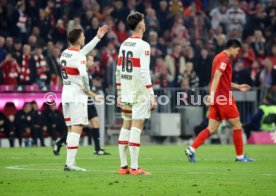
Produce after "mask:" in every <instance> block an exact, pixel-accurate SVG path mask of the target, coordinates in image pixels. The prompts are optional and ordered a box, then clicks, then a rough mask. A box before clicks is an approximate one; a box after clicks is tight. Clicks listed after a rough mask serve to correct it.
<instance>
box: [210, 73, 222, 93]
mask: <svg viewBox="0 0 276 196" xmlns="http://www.w3.org/2000/svg"><path fill="white" fill-rule="evenodd" d="M221 76H222V72H221V71H220V70H216V71H215V74H214V78H213V81H212V85H211V88H210V95H211V96H212V97H213V96H214V95H215V93H216V90H217V87H218V84H219V81H220V77H221Z"/></svg>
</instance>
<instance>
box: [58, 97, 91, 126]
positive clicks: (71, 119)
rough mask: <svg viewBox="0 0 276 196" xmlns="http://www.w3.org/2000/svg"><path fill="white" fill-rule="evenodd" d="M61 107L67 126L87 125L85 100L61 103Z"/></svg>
mask: <svg viewBox="0 0 276 196" xmlns="http://www.w3.org/2000/svg"><path fill="white" fill-rule="evenodd" d="M62 109H63V115H64V120H65V123H66V125H67V126H72V125H88V112H87V111H88V108H87V102H79V103H76V102H75V103H74V102H71V103H62Z"/></svg>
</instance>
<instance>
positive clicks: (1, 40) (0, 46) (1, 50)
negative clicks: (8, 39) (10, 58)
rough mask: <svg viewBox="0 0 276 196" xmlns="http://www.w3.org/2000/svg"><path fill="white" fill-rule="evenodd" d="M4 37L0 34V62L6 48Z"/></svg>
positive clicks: (3, 57) (5, 52)
mask: <svg viewBox="0 0 276 196" xmlns="http://www.w3.org/2000/svg"><path fill="white" fill-rule="evenodd" d="M4 45H5V38H4V37H2V36H0V63H1V62H2V61H3V60H4V59H5V57H6V54H7V50H6V49H5V48H4Z"/></svg>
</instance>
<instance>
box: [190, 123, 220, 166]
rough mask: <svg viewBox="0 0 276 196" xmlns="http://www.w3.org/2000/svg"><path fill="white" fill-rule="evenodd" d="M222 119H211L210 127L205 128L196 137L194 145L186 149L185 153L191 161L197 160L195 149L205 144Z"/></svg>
mask: <svg viewBox="0 0 276 196" xmlns="http://www.w3.org/2000/svg"><path fill="white" fill-rule="evenodd" d="M219 124H220V121H217V120H215V119H209V122H208V127H207V128H206V129H203V130H202V131H201V132H200V133H199V134H198V135H197V137H196V138H195V140H194V142H193V143H192V145H191V146H190V147H189V148H187V149H186V150H185V153H186V155H187V157H188V159H189V161H191V162H196V160H195V151H196V149H197V148H198V147H199V146H201V145H202V144H204V142H205V141H206V140H207V139H208V138H209V137H210V136H211V135H212V134H213V133H215V132H216V131H217V130H218V127H219Z"/></svg>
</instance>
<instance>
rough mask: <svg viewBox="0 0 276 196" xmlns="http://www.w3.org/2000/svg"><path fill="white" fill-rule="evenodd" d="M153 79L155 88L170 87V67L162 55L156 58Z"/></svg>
mask: <svg viewBox="0 0 276 196" xmlns="http://www.w3.org/2000/svg"><path fill="white" fill-rule="evenodd" d="M152 79H153V84H154V87H155V88H168V87H169V77H168V69H167V66H166V63H165V61H164V60H163V58H162V57H157V58H156V61H155V66H154V71H153V73H152Z"/></svg>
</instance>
